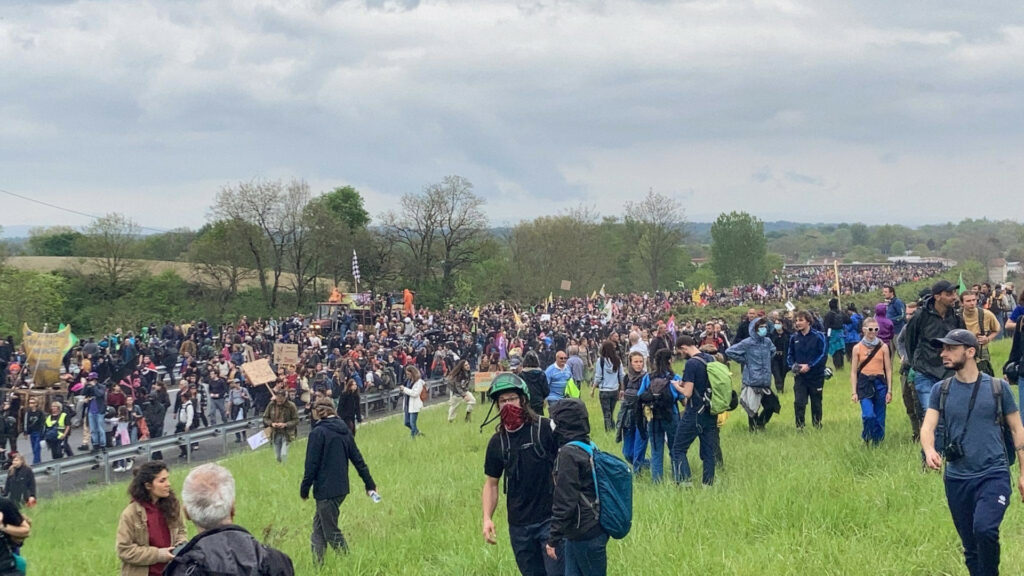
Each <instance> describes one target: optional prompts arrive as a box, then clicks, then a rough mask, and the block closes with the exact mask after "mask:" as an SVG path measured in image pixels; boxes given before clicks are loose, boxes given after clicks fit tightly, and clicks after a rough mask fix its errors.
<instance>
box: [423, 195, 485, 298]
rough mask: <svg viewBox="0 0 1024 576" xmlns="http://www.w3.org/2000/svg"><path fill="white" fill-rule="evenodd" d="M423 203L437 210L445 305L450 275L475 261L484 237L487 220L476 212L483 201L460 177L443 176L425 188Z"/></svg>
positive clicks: (448, 292) (451, 285)
mask: <svg viewBox="0 0 1024 576" xmlns="http://www.w3.org/2000/svg"><path fill="white" fill-rule="evenodd" d="M426 196H427V202H429V203H430V204H432V205H436V206H438V213H439V216H440V218H439V219H438V222H439V226H438V229H437V235H438V237H439V241H440V257H441V298H442V300H443V301H445V302H447V301H448V299H449V298H450V297H451V296H452V293H453V291H454V280H453V274H455V273H456V272H458V271H460V270H462V269H464V268H465V267H466V266H467V265H469V264H472V263H473V262H475V261H476V259H477V257H478V255H479V248H480V242H481V241H482V240H483V239H484V237H485V236H486V234H487V216H485V215H484V213H483V211H482V210H481V209H480V208H481V206H483V204H484V200H483V198H480V197H479V196H477V195H476V194H474V193H473V184H471V183H470V182H469V180H466V179H465V178H463V177H462V176H447V177H445V179H444V180H442V181H441V183H440V184H434V185H431V186H430V187H428V188H427V193H426Z"/></svg>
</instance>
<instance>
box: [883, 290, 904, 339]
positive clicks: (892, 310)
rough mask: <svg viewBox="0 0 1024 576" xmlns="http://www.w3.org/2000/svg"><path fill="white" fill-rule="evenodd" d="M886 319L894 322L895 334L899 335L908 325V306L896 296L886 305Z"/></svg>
mask: <svg viewBox="0 0 1024 576" xmlns="http://www.w3.org/2000/svg"><path fill="white" fill-rule="evenodd" d="M885 317H886V318H888V319H889V320H892V329H893V334H899V333H900V330H902V329H903V327H904V326H906V324H907V305H906V304H904V303H903V300H900V299H899V298H897V297H896V296H895V295H894V296H893V298H892V301H890V302H889V303H888V304H886V305H885Z"/></svg>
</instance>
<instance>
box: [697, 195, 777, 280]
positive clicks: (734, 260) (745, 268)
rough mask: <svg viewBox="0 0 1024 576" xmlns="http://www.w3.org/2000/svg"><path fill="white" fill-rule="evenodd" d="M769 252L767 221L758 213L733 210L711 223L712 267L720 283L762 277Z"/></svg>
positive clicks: (763, 276) (760, 278) (761, 278)
mask: <svg viewBox="0 0 1024 576" xmlns="http://www.w3.org/2000/svg"><path fill="white" fill-rule="evenodd" d="M767 255H768V246H767V241H766V240H765V237H764V222H762V221H761V220H759V219H757V218H756V217H754V216H751V215H750V214H747V213H746V212H730V213H728V214H721V215H720V216H719V217H718V219H717V220H715V222H714V224H712V225H711V267H712V269H713V270H714V271H715V277H716V278H718V282H719V283H720V284H721V285H723V286H731V285H733V284H740V283H752V282H761V281H763V280H764V278H765V273H766V271H767V269H766V268H767V262H766V258H767Z"/></svg>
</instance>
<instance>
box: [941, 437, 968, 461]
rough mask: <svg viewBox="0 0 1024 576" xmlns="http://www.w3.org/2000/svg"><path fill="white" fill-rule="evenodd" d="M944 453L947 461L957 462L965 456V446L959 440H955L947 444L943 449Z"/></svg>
mask: <svg viewBox="0 0 1024 576" xmlns="http://www.w3.org/2000/svg"><path fill="white" fill-rule="evenodd" d="M942 455H943V457H945V458H946V462H956V461H957V460H959V459H961V458H963V457H964V447H963V445H961V444H960V442H959V441H957V440H954V441H952V442H950V443H949V444H946V448H945V450H943V451H942Z"/></svg>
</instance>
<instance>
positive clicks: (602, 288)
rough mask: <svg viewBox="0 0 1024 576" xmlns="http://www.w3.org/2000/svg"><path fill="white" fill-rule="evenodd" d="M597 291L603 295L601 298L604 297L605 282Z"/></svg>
mask: <svg viewBox="0 0 1024 576" xmlns="http://www.w3.org/2000/svg"><path fill="white" fill-rule="evenodd" d="M597 293H598V294H600V295H601V298H604V284H601V289H600V290H599V291H598V292H597Z"/></svg>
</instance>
